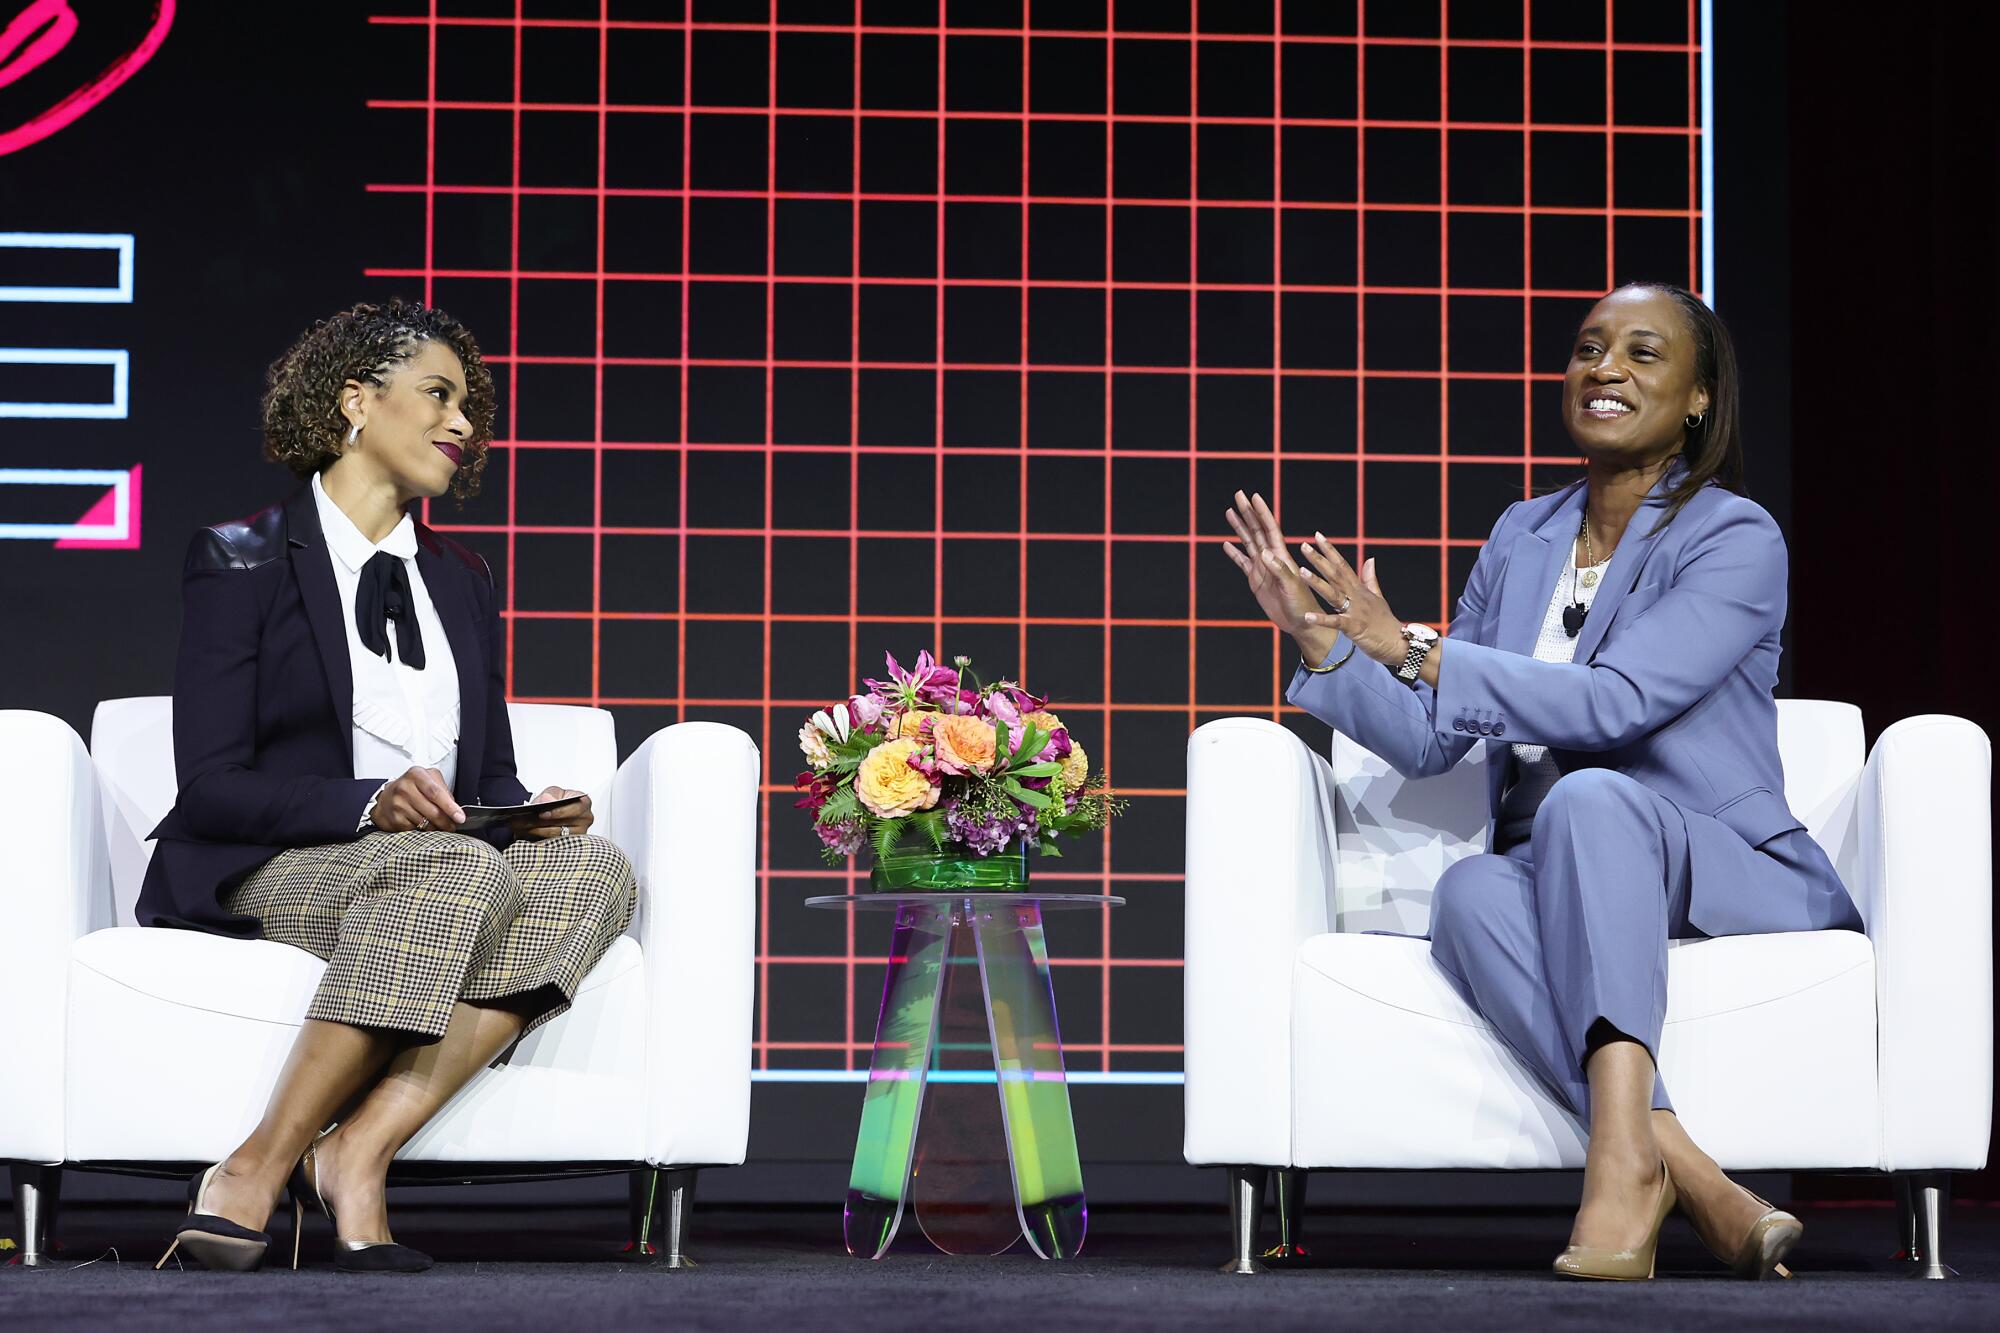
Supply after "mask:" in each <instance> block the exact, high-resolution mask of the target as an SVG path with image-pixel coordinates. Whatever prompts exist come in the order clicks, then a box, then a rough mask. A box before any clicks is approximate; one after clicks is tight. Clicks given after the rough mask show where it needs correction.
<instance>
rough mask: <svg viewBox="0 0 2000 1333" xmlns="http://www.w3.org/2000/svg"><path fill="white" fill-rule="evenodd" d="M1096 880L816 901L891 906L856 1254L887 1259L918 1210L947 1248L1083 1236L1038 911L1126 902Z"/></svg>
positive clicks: (984, 1249) (853, 1222)
mask: <svg viewBox="0 0 2000 1333" xmlns="http://www.w3.org/2000/svg"><path fill="white" fill-rule="evenodd" d="M1124 902H1125V900H1124V899H1123V898H1115V897H1108V896H1106V895H1103V894H1085V893H1074V894H1064V893H1031V892H1010V893H861V894H849V895H842V896H829V897H823V898H808V899H807V900H806V906H808V907H828V908H831V907H854V908H860V909H863V910H877V911H894V912H895V913H896V930H895V938H894V940H893V942H892V943H891V945H890V949H889V967H888V973H887V975H886V976H885V977H884V978H883V982H882V1011H881V1014H880V1016H879V1017H878V1018H877V1019H876V1023H875V1056H874V1060H873V1062H872V1063H871V1064H870V1066H869V1069H868V1091H867V1093H866V1095H865V1096H864V1097H863V1099H862V1103H861V1131H860V1133H859V1135H858V1136H857V1137H856V1140H855V1145H854V1170H853V1173H852V1175H850V1176H849V1178H848V1186H847V1213H846V1238H847V1251H848V1253H849V1254H854V1255H859V1256H862V1257H863V1258H869V1259H879V1258H881V1257H882V1255H883V1254H885V1253H886V1252H887V1251H888V1249H889V1245H890V1242H892V1241H893V1240H895V1238H896V1231H897V1228H898V1227H900V1226H901V1225H902V1221H903V1212H904V1209H905V1207H906V1206H907V1207H909V1208H910V1209H911V1210H912V1211H914V1212H915V1213H916V1216H917V1224H918V1226H920V1227H921V1228H922V1229H923V1233H924V1235H925V1236H926V1237H927V1238H928V1239H929V1240H930V1242H931V1243H932V1244H933V1245H935V1246H937V1247H938V1248H939V1249H941V1250H944V1251H945V1252H946V1253H948V1254H999V1253H1001V1252H1002V1251H1004V1250H1006V1249H1008V1248H1010V1247H1011V1246H1012V1245H1013V1244H1014V1243H1015V1242H1016V1241H1018V1240H1021V1239H1023V1238H1025V1239H1026V1240H1027V1242H1028V1246H1029V1248H1030V1249H1032V1250H1033V1251H1034V1252H1035V1253H1036V1254H1037V1255H1039V1256H1041V1257H1042V1258H1044V1259H1066V1258H1069V1257H1071V1256H1073V1255H1074V1254H1076V1252H1077V1251H1078V1250H1079V1249H1080V1248H1081V1247H1082V1245H1083V1236H1084V1230H1085V1228H1086V1226H1087V1224H1088V1214H1087V1212H1086V1209H1085V1207H1084V1196H1083V1168H1082V1166H1081V1165H1080V1164H1079V1162H1078V1161H1077V1152H1076V1130H1075V1128H1074V1126H1073V1124H1072V1123H1071V1120H1070V1112H1069V1084H1068V1082H1067V1081H1066V1079H1065V1076H1064V1072H1063V1058H1062V1039H1061V1036H1060V1034H1059V1033H1058V1031H1057V1028H1056V1005H1055V995H1054V992H1053V991H1052V990H1051V989H1050V985H1049V957H1048V949H1047V946H1046V945H1045V944H1044V942H1043V938H1042V912H1043V910H1044V909H1046V910H1049V911H1055V910H1058V909H1062V908H1083V907H1106V906H1109V907H1119V906H1123V905H1124Z"/></svg>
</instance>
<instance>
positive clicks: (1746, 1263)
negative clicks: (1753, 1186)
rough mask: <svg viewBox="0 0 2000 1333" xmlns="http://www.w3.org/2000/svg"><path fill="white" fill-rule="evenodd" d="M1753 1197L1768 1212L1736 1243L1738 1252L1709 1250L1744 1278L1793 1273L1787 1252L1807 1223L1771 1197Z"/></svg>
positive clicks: (1803, 1232)
mask: <svg viewBox="0 0 2000 1333" xmlns="http://www.w3.org/2000/svg"><path fill="white" fill-rule="evenodd" d="M1745 1193H1749V1191H1747V1190H1746V1191H1745ZM1750 1197H1751V1198H1753V1199H1756V1200H1757V1202H1758V1203H1761V1204H1763V1205H1764V1215H1763V1216H1762V1217H1760V1218H1758V1219H1757V1220H1756V1221H1755V1222H1753V1223H1751V1224H1750V1233H1749V1234H1748V1235H1746V1236H1745V1237H1744V1238H1743V1243H1742V1244H1741V1245H1738V1246H1737V1247H1736V1253H1735V1254H1733V1255H1731V1254H1723V1253H1721V1252H1719V1251H1717V1250H1715V1249H1713V1248H1712V1247H1711V1249H1710V1251H1709V1252H1710V1253H1711V1254H1714V1255H1715V1257H1716V1258H1718V1259H1720V1260H1722V1262H1723V1263H1725V1264H1728V1265H1729V1267H1730V1268H1731V1269H1733V1270H1734V1271H1735V1273H1736V1276H1738V1277H1740V1278H1748V1279H1749V1280H1751V1281H1753V1282H1761V1281H1763V1280H1764V1279H1765V1278H1772V1277H1790V1276H1791V1275H1792V1270H1791V1269H1789V1268H1787V1267H1785V1256H1786V1255H1788V1254H1790V1253H1791V1252H1792V1247H1793V1246H1794V1245H1797V1244H1798V1243H1799V1237H1801V1236H1803V1235H1804V1234H1805V1231H1806V1227H1805V1223H1803V1222H1801V1221H1799V1219H1798V1218H1796V1217H1793V1216H1792V1215H1791V1214H1790V1213H1788V1212H1786V1211H1785V1210H1784V1209H1782V1208H1776V1207H1773V1206H1772V1204H1771V1201H1770V1200H1769V1199H1766V1198H1762V1197H1760V1196H1759V1195H1756V1194H1751V1195H1750ZM1703 1243H1704V1244H1706V1243H1707V1242H1706V1241H1704V1242H1703Z"/></svg>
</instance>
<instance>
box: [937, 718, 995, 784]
mask: <svg viewBox="0 0 2000 1333" xmlns="http://www.w3.org/2000/svg"><path fill="white" fill-rule="evenodd" d="M931 740H932V741H934V742H936V744H937V759H938V767H939V768H941V769H943V770H944V771H945V772H947V773H955V774H961V775H962V774H966V773H990V772H992V771H993V757H994V749H995V737H994V734H993V724H992V723H991V722H987V721H985V720H984V719H981V718H976V717H960V716H942V715H941V716H940V717H939V718H938V720H937V721H935V722H933V723H931Z"/></svg>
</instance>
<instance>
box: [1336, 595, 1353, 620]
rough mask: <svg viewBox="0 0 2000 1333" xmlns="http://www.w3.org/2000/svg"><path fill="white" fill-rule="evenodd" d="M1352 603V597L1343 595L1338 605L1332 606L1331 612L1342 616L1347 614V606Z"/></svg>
mask: <svg viewBox="0 0 2000 1333" xmlns="http://www.w3.org/2000/svg"><path fill="white" fill-rule="evenodd" d="M1353 605H1354V599H1353V598H1352V597H1344V598H1342V599H1341V602H1340V605H1339V606H1336V607H1334V608H1333V613H1334V614H1335V615H1337V616H1344V615H1346V614H1347V608H1348V607H1350V606H1353Z"/></svg>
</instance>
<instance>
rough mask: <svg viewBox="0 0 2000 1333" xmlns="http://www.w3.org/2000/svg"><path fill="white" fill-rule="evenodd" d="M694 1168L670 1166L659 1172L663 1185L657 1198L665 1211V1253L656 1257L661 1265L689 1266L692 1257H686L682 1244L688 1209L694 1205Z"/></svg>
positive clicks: (672, 1266)
mask: <svg viewBox="0 0 2000 1333" xmlns="http://www.w3.org/2000/svg"><path fill="white" fill-rule="evenodd" d="M697 1172H698V1168H696V1167H691V1166H687V1167H672V1168H669V1169H667V1170H664V1171H662V1172H660V1183H661V1185H662V1186H663V1187H664V1188H663V1189H662V1190H661V1191H660V1193H661V1201H662V1203H663V1205H664V1207H665V1211H666V1237H665V1239H666V1244H665V1253H663V1254H662V1255H661V1256H660V1265H661V1267H663V1268H693V1267H695V1262H694V1260H692V1259H690V1258H688V1257H687V1252H686V1251H685V1249H683V1244H684V1242H685V1241H686V1240H687V1224H688V1212H689V1210H690V1209H691V1208H693V1206H694V1181H695V1176H696V1174H697Z"/></svg>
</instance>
